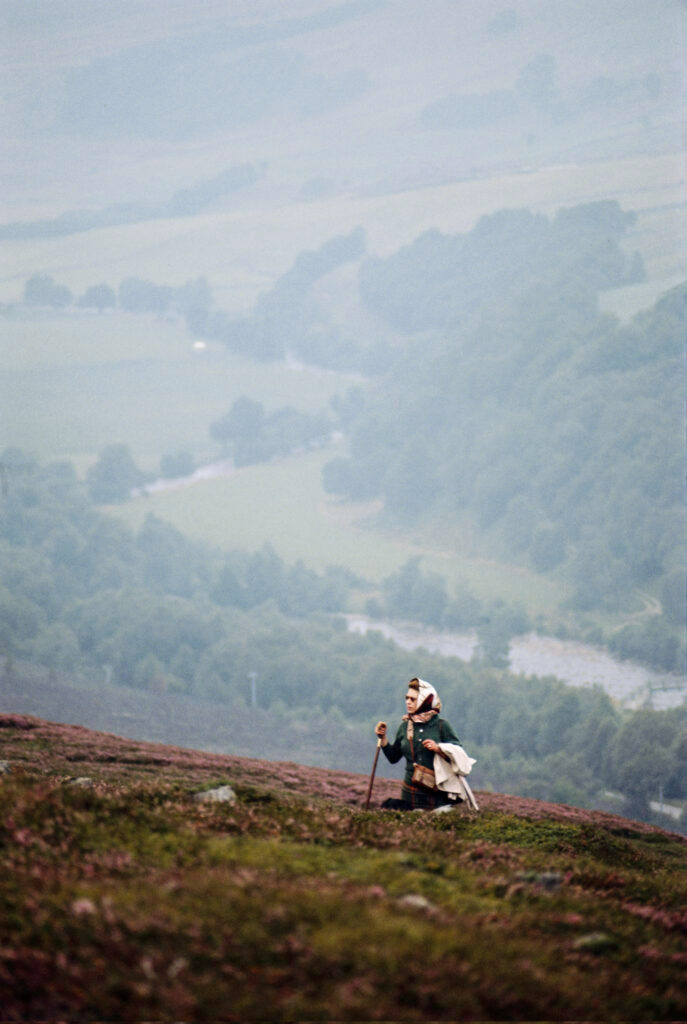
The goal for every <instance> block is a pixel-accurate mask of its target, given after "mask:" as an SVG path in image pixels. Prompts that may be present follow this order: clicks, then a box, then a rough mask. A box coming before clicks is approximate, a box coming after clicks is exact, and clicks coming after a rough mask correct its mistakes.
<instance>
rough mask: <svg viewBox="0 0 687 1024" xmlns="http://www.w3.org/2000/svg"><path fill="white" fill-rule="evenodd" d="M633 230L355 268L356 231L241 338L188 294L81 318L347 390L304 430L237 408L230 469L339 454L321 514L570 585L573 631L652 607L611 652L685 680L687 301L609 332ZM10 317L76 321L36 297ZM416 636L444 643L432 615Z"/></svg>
mask: <svg viewBox="0 0 687 1024" xmlns="http://www.w3.org/2000/svg"><path fill="white" fill-rule="evenodd" d="M633 221H634V215H633V214H632V213H629V212H626V211H623V210H622V209H621V207H620V205H619V204H618V202H616V201H603V202H596V203H589V204H582V205H578V206H575V207H570V208H563V209H560V210H558V212H557V213H556V214H555V215H553V216H551V217H548V216H546V215H544V214H541V213H532V212H531V211H528V210H502V211H500V212H498V213H494V214H491V215H488V216H485V217H483V218H481V219H480V220H479V221H478V223H477V224H476V225H475V226H474V228H472V230H470V231H469V232H467V233H464V234H454V235H444V234H442V233H441V232H439V231H438V230H432V231H430V232H427V233H425V234H423V235H421V236H419V237H418V238H417V239H416V240H415V241H414V242H413V243H412V244H411V245H409V246H406V247H404V248H402V249H400V250H398V251H397V252H396V253H394V254H392V255H390V256H389V257H387V258H386V259H381V258H379V257H372V256H368V255H367V252H366V239H365V232H364V231H363V230H362V229H360V228H358V229H355V230H354V231H352V232H351V233H350V234H348V235H345V236H339V237H336V238H332V239H330V240H329V241H328V242H327V243H325V244H324V245H323V246H321V247H320V249H318V250H316V251H305V252H302V253H301V254H300V255H299V256H298V257H297V258H296V260H295V261H294V264H293V266H292V267H291V268H290V269H289V270H288V271H287V272H286V273H285V274H283V275H282V276H281V277H280V278H279V279H278V280H277V281H276V282H275V283H274V285H273V286H272V287H271V288H269V289H268V290H266V291H265V292H264V293H262V294H261V295H260V297H259V298H258V300H257V302H256V304H255V306H254V308H253V310H252V312H250V314H248V315H246V316H244V317H242V318H241V317H240V318H237V317H235V316H233V317H232V316H229V315H228V314H227V313H225V312H224V311H222V310H221V309H220V308H218V307H217V306H216V305H215V303H214V300H213V296H212V293H211V290H210V288H209V286H208V284H207V282H206V281H205V280H204V279H202V278H199V279H196V280H189V281H187V282H186V283H185V284H184V285H182V286H177V287H176V288H171V287H168V286H161V285H156V284H155V283H153V282H149V281H141V280H137V279H127V280H125V281H123V282H121V283H120V285H119V288H118V290H117V291H115V288H114V287H110V286H109V285H107V284H105V283H103V284H102V285H101V286H96V287H95V288H91V289H90V293H89V292H87V293H85V294H84V295H82V296H81V297H79V298H78V300H76V301H77V302H78V304H79V305H84V306H88V305H91V306H97V305H98V303H100V304H101V308H102V306H105V305H110V306H114V305H115V304H118V305H119V307H120V308H122V309H125V310H128V311H130V312H134V313H147V312H158V313H164V312H167V311H173V312H175V313H176V315H178V316H181V317H183V318H184V319H185V321H186V323H187V325H188V328H189V330H190V332H191V334H192V336H197V337H200V338H207V339H213V340H214V341H221V342H222V343H223V344H225V345H227V346H228V347H229V348H230V349H231V350H232V351H236V352H239V353H241V354H242V355H245V356H249V357H250V358H252V359H256V360H267V361H274V360H283V359H284V358H286V357H295V358H296V359H301V360H303V361H304V362H306V363H310V364H317V365H319V366H323V367H327V368H331V369H346V370H352V371H355V372H357V373H359V374H360V375H361V379H360V384H358V385H356V386H355V387H353V388H351V390H350V391H349V393H348V395H347V396H345V397H339V398H337V399H336V400H335V401H334V402H333V404H332V407H330V408H329V409H323V410H322V412H321V413H320V414H318V415H308V416H306V415H304V414H300V413H297V412H296V411H295V410H292V409H287V408H285V409H283V410H279V411H277V412H274V413H271V414H269V415H267V414H266V413H265V410H264V409H262V408H261V407H260V403H257V402H255V401H254V400H253V399H251V398H250V397H248V396H244V397H243V398H242V399H240V400H239V401H238V402H237V403H235V405H234V407H232V408H230V409H228V410H227V413H226V415H225V416H224V417H223V418H221V419H220V420H217V421H213V422H212V423H209V424H208V430H209V431H210V434H211V436H212V437H213V439H214V440H215V441H217V442H218V443H219V444H220V446H221V448H222V451H223V453H224V454H225V455H227V454H229V455H231V456H232V457H233V458H234V461H235V463H236V464H237V465H245V464H248V463H251V462H256V461H261V460H267V459H270V458H273V457H275V456H279V455H283V454H285V453H286V452H288V451H293V450H295V449H296V448H297V447H299V446H309V445H312V444H317V443H320V442H321V440H322V439H323V438H326V437H327V436H329V435H330V434H331V432H332V431H338V432H340V433H341V435H343V437H344V438H345V439H346V441H347V447H348V451H347V453H346V454H343V455H337V457H336V458H334V459H332V460H330V461H329V462H328V463H327V464H326V465H325V466H324V471H323V484H324V488H325V490H326V491H327V492H328V493H329V494H331V495H334V496H338V497H340V498H341V499H343V500H352V501H360V500H370V499H381V500H382V501H383V511H382V513H381V514H380V516H379V521H380V525H385V524H386V525H391V526H398V527H399V528H401V529H409V528H411V527H412V528H413V529H415V530H417V529H420V530H422V529H426V530H428V531H432V530H435V531H437V530H438V531H439V533H441V532H442V531H445V529H446V524H447V523H448V524H452V527H453V528H455V527H457V528H462V529H463V532H464V533H465V534H469V535H471V536H472V537H474V538H476V541H475V542H476V544H477V548H478V550H482V551H483V552H485V553H486V554H488V555H490V556H492V557H497V558H503V559H504V560H505V561H508V562H515V563H516V564H521V565H525V566H527V567H528V568H529V569H533V570H534V571H536V572H537V573H541V574H551V575H553V576H554V577H556V578H560V579H562V580H564V581H565V582H566V584H567V585H569V587H570V590H571V596H570V598H569V599H568V605H567V609H568V611H570V612H571V613H572V614H580V615H585V614H587V613H590V612H591V613H595V612H601V613H609V614H611V615H618V614H623V613H626V612H633V611H636V610H637V609H638V608H641V607H642V604H643V602H645V601H646V600H647V598H646V595H647V594H649V595H650V597H651V599H652V600H654V601H657V602H658V607H659V608H660V614H658V615H651V616H646V617H644V618H643V619H641V620H640V621H637V622H632V623H628V624H627V625H625V626H624V627H623V628H622V629H621V630H618V631H616V632H614V633H613V634H612V636H610V637H609V638H608V639H607V642H608V643H609V645H610V646H611V648H612V649H613V650H614V652H615V653H617V654H619V655H620V656H621V657H632V658H636V659H639V660H642V661H644V662H646V663H648V664H650V665H653V666H655V667H656V668H659V669H661V670H664V671H668V672H680V671H682V670H683V668H684V664H685V645H684V635H683V633H684V631H683V628H682V627H683V625H684V622H685V594H684V586H683V564H684V554H685V548H684V526H683V514H684V501H683V499H684V494H683V484H682V476H683V473H682V466H683V437H684V409H683V404H684V403H683V387H682V357H683V347H684V338H685V334H686V332H687V286H685V285H680V286H678V287H675V288H673V289H672V290H671V291H669V292H667V293H666V294H665V295H664V296H663V297H662V298H661V299H660V300H659V301H658V302H657V303H656V304H655V306H654V307H653V308H650V309H647V310H644V311H642V312H640V313H639V314H637V315H636V316H635V317H634V319H632V320H631V321H630V322H627V323H621V322H620V321H619V320H618V319H617V318H616V317H614V316H612V315H610V314H608V313H605V312H603V310H602V306H601V299H602V297H603V295H604V294H605V293H606V292H608V290H609V289H614V288H620V287H623V286H627V285H631V284H633V283H637V282H638V281H641V280H642V279H643V275H644V267H643V261H642V258H641V256H640V255H639V253H637V252H632V251H628V250H627V246H626V244H625V236H626V233H627V231H628V229H629V227H630V226H631V225H632V224H633ZM347 265H348V266H350V267H352V268H354V269H355V274H356V276H355V287H356V288H357V290H358V296H357V301H359V303H360V304H361V306H362V307H363V308H364V309H365V310H366V311H367V313H368V314H369V316H370V317H372V318H373V320H372V322H373V323H376V324H377V325H379V327H378V329H375V330H373V329H371V328H370V327H369V322H368V334H367V335H365V334H359V335H356V336H351V333H350V332H348V333H347V332H346V331H344V332H343V333H342V329H341V328H340V326H338V325H337V324H334V323H333V322H331V320H327V318H326V316H325V314H324V313H323V310H322V307H321V304H320V303H319V302H318V300H317V298H316V295H317V286H318V284H319V283H320V282H321V281H322V280H326V279H327V277H328V275H331V274H332V273H335V272H337V271H338V270H340V269H341V268H342V267H345V266H347ZM94 293H95V294H94ZM24 298H25V302H26V303H27V304H29V305H31V304H33V303H35V304H41V303H47V304H53V305H64V303H66V302H69V301H74V297H73V296H71V294H69V293H68V290H67V289H65V288H64V286H63V285H61V284H58V283H57V282H55V281H53V280H52V279H51V278H46V277H45V276H43V277H41V276H40V275H38V276H35V277H34V278H32V279H30V280H29V281H27V283H26V288H25V296H24ZM657 396H660V401H657ZM138 482H139V483H140V482H142V480H141V481H138ZM135 485H136V481H135V480H134V479H133V476H132V479H131V481H130V482H129V484H128V486H135ZM119 497H123V494H120V495H119ZM100 500H107V498H105V497H104V496H102V495H101V496H100ZM420 603H421V602H416V604H420ZM432 607H433V608H435V607H436V605H435V604H433V606H432ZM416 617H418V616H416ZM419 617H420V618H421V620H422V621H430V622H432V624H435V625H442V624H444V625H445V624H447V622H446V621H444V620H443V619H442V615H441V614H437V613H436V612H435V611H434V610H430V609H429V608H426V609H421V610H420V614H419ZM454 618H455V616H454ZM448 621H450V619H449V620H448ZM471 624H474V623H471Z"/></svg>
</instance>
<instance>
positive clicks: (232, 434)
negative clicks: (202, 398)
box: [210, 395, 265, 445]
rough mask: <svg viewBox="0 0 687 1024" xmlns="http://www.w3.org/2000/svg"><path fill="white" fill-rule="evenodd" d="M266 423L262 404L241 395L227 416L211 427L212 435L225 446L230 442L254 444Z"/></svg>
mask: <svg viewBox="0 0 687 1024" xmlns="http://www.w3.org/2000/svg"><path fill="white" fill-rule="evenodd" d="M264 422H265V409H264V406H263V404H262V402H255V401H254V400H253V399H252V398H247V397H246V395H241V397H240V398H237V399H236V401H235V402H234V404H233V405H232V407H231V409H230V410H229V412H228V413H227V414H226V416H223V417H222V419H221V420H216V421H215V422H214V423H213V424H212V425H211V426H210V433H211V435H212V436H213V437H214V438H215V440H216V441H219V442H220V443H221V444H224V445H226V444H228V443H229V442H230V441H234V442H235V441H239V442H243V443H249V444H254V443H255V442H256V441H257V439H258V436H259V434H260V431H261V430H262V427H263V424H264Z"/></svg>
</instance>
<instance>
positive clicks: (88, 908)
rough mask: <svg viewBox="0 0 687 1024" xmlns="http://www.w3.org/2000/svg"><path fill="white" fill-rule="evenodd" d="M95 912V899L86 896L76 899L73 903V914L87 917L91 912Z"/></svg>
mask: <svg viewBox="0 0 687 1024" xmlns="http://www.w3.org/2000/svg"><path fill="white" fill-rule="evenodd" d="M95 912H96V906H95V903H94V902H93V900H89V899H86V898H84V899H80V900H74V902H73V903H72V914H74V916H75V917H86V916H88V915H90V914H95Z"/></svg>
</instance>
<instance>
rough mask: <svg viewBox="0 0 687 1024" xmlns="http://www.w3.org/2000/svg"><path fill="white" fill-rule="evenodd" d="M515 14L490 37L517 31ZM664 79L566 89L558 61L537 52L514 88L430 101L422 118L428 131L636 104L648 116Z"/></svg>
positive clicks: (570, 117) (502, 19)
mask: <svg viewBox="0 0 687 1024" xmlns="http://www.w3.org/2000/svg"><path fill="white" fill-rule="evenodd" d="M519 24H520V22H519V17H518V14H517V12H515V11H502V12H501V14H500V15H497V16H496V17H495V18H493V19H492V21H491V22H490V23H489V26H488V29H487V31H488V32H489V33H490V34H491V35H503V34H506V33H507V32H513V31H515V30H516V29H517V28H518V27H519ZM662 92H663V83H662V80H661V76H660V75H658V74H657V73H656V72H650V73H648V74H646V75H644V76H642V77H641V78H624V79H617V78H611V77H610V76H608V75H597V76H595V77H594V78H593V79H591V80H589V81H587V82H584V83H582V84H581V85H580V86H578V87H577V88H575V89H569V90H567V91H562V90H561V88H560V87H559V84H558V67H557V62H556V58H555V57H553V56H552V55H551V54H550V53H539V54H537V55H536V56H535V57H533V58H532V59H531V60H530V61H528V63H527V64H525V65H524V66H523V67H522V68H521V69H520V71H519V72H518V75H517V78H516V80H515V82H514V85H513V87H512V88H509V89H498V90H492V91H491V92H486V93H457V94H451V95H449V96H443V97H442V98H441V99H438V100H434V101H433V102H431V103H429V104H428V105H427V106H426V107H425V108H424V109H423V110H422V113H421V114H420V124H421V125H422V127H424V128H427V129H433V130H437V129H441V130H444V131H465V130H470V129H480V128H483V127H487V126H489V125H492V124H495V123H498V122H504V121H509V122H513V121H518V122H519V123H520V124H521V125H526V124H527V123H528V119H530V120H531V118H532V115H533V114H534V115H542V114H543V115H545V116H546V118H547V120H548V121H549V123H551V121H553V122H561V121H574V120H577V119H579V118H581V117H584V116H585V115H588V114H590V113H594V112H596V111H608V110H609V108H612V107H622V106H632V107H633V108H634V112H635V113H636V111H637V110H638V109H640V110H642V111H643V113H644V114H645V115H646V114H647V113H649V112H650V111H651V110H652V109H653V108H654V107H655V105H656V104H657V103H658V101H659V100H660V98H661V94H662Z"/></svg>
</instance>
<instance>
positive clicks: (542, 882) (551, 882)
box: [537, 871, 563, 892]
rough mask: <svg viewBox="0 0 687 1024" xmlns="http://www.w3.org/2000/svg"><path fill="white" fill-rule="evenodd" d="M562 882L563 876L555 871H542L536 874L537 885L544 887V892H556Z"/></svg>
mask: <svg viewBox="0 0 687 1024" xmlns="http://www.w3.org/2000/svg"><path fill="white" fill-rule="evenodd" d="M562 884H563V876H562V875H560V874H559V873H558V872H557V871H544V872H543V874H541V875H537V885H539V886H541V888H542V889H545V890H546V892H556V890H558V889H560V887H561V885H562Z"/></svg>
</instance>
